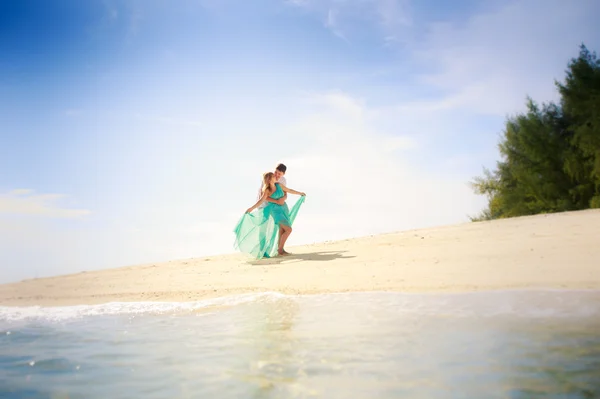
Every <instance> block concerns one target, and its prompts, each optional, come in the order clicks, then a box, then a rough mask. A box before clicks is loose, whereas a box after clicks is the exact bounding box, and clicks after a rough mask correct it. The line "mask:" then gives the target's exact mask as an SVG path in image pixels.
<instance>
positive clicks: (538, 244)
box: [0, 210, 600, 306]
mask: <svg viewBox="0 0 600 399" xmlns="http://www.w3.org/2000/svg"><path fill="white" fill-rule="evenodd" d="M288 250H289V251H291V252H293V255H292V256H288V257H282V258H273V259H264V260H261V261H251V260H249V259H248V258H247V257H246V256H244V255H243V254H232V255H223V256H214V257H206V258H197V259H186V260H178V261H170V262H165V263H156V264H147V265H138V266H130V267H122V268H115V269H107V270H100V271H90V272H82V273H78V274H71V275H64V276H56V277H50V278H39V279H33V280H25V281H22V282H18V283H11V284H4V285H0V305H3V306H30V305H40V306H63V305H78V304H98V303H106V302H115V301H195V300H201V299H208V298H214V297H220V296H225V295H234V294H242V293H257V292H265V291H270V292H273V291H276V292H281V293H284V294H314V293H331V292H348V291H398V292H441V291H444V292H460V291H480V290H497V289H515V288H518V289H522V288H556V289H598V288H600V210H587V211H579V212H566V213H558V214H549V215H536V216H528V217H520V218H512V219H504V220H496V221H491V222H478V223H464V224H460V225H453V226H442V227H437V228H428V229H420V230H411V231H403V232H398V233H392V234H382V235H376V236H370V237H361V238H355V239H349V240H342V241H336V242H325V243H319V244H313V245H304V246H298V247H290V248H288ZM83 266H84V265H82V267H83Z"/></svg>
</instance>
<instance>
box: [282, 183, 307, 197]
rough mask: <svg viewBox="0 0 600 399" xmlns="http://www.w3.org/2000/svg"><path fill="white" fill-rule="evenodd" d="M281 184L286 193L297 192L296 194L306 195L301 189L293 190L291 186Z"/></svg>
mask: <svg viewBox="0 0 600 399" xmlns="http://www.w3.org/2000/svg"><path fill="white" fill-rule="evenodd" d="M279 185H280V186H281V189H282V190H283V191H285V192H286V193H292V194H296V195H301V196H305V195H306V194H304V193H302V192H300V191H296V190H292V189H291V188H287V187H286V186H284V185H283V184H281V183H279Z"/></svg>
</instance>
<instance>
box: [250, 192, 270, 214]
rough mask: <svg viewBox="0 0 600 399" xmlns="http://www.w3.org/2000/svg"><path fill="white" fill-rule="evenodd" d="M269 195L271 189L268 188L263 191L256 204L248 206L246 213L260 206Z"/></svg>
mask: <svg viewBox="0 0 600 399" xmlns="http://www.w3.org/2000/svg"><path fill="white" fill-rule="evenodd" d="M268 196H269V191H268V190H265V191H263V194H262V197H260V199H259V200H258V201H256V204H254V205H252V206H251V207H250V208H248V209H247V210H246V213H250V212H252V211H253V210H254V209H256V207H257V206H259V205H260V204H261V203H262V202H263V201H264V200H266V199H267V197H268Z"/></svg>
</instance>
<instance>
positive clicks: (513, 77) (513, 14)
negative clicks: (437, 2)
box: [413, 0, 600, 116]
mask: <svg viewBox="0 0 600 399" xmlns="http://www.w3.org/2000/svg"><path fill="white" fill-rule="evenodd" d="M599 4H600V3H598V2H597V1H577V2H565V1H561V0H548V1H546V0H544V1H541V0H518V1H512V2H509V3H499V5H498V7H497V8H495V9H492V10H487V11H485V12H482V13H480V14H475V15H473V16H471V17H470V18H469V19H468V20H467V21H466V23H464V24H459V23H450V22H444V23H435V24H432V25H431V26H430V29H429V30H428V34H427V35H426V37H425V40H424V41H420V42H418V43H414V45H413V48H414V53H413V54H414V55H415V57H416V59H417V60H419V61H420V62H421V65H423V66H424V67H425V66H427V67H428V69H430V68H434V69H435V71H426V72H424V73H423V74H422V75H421V77H420V81H421V82H422V83H424V84H426V85H430V86H433V87H435V88H438V89H439V90H441V91H442V92H445V93H446V94H447V96H446V98H445V99H444V102H445V103H446V104H448V105H451V106H452V107H462V108H468V109H470V110H471V111H473V112H481V113H487V114H495V115H502V116H504V115H506V114H510V113H513V112H515V111H517V110H522V109H523V107H524V103H525V97H526V96H527V95H530V96H532V97H533V98H534V99H537V100H540V101H548V100H552V99H555V98H556V96H557V94H556V90H555V87H554V79H559V80H562V79H563V77H564V70H565V69H566V65H567V62H568V60H569V59H570V58H571V57H574V56H576V55H577V51H578V49H577V46H578V45H579V44H580V43H581V42H582V41H588V42H589V41H590V40H596V41H597V38H596V35H595V33H597V30H596V29H595V28H594V24H593V23H591V24H590V23H586V20H589V18H590V16H591V15H597V14H598V12H600V5H599ZM588 22H589V21H588ZM594 31H595V33H594Z"/></svg>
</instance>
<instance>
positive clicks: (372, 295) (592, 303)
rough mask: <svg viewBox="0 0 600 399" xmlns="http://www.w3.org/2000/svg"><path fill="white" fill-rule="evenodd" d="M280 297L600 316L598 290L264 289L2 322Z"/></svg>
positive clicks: (14, 316)
mask: <svg viewBox="0 0 600 399" xmlns="http://www.w3.org/2000/svg"><path fill="white" fill-rule="evenodd" d="M281 299H291V300H294V301H297V302H298V303H299V304H300V305H304V306H310V307H311V309H313V310H315V311H318V309H325V308H327V307H328V306H342V307H346V308H349V309H354V310H356V311H357V312H362V311H367V312H368V311H369V310H375V309H377V310H381V309H385V310H386V311H389V312H392V313H398V314H403V315H442V316H452V317H497V316H520V317H588V318H591V317H596V318H598V320H600V291H599V290H551V289H546V290H537V289H527V290H502V291H479V292H462V293H402V292H348V293H346V292H345V293H327V294H311V295H285V294H281V293H278V292H264V293H254V294H241V295H233V296H227V297H219V298H213V299H206V300H201V301H192V302H111V303H106V304H99V305H77V306H64V307H40V306H29V307H0V321H19V320H36V319H37V320H46V321H63V320H68V319H74V318H81V317H88V316H107V315H126V314H173V313H178V312H179V313H181V312H183V313H185V312H193V311H196V310H200V309H206V308H211V307H231V306H236V305H242V304H248V303H252V302H258V301H276V300H281Z"/></svg>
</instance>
